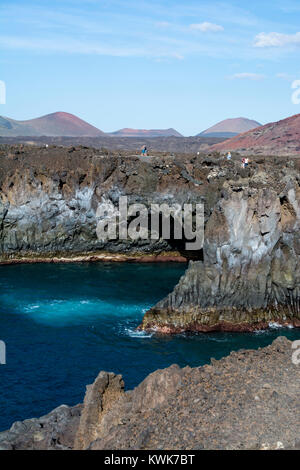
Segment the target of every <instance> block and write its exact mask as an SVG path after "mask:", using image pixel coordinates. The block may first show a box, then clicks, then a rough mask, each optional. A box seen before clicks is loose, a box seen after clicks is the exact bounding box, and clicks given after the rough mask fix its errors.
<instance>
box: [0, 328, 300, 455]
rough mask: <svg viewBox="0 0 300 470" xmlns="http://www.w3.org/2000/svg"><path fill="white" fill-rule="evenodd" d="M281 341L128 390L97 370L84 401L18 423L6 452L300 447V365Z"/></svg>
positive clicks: (157, 376)
mask: <svg viewBox="0 0 300 470" xmlns="http://www.w3.org/2000/svg"><path fill="white" fill-rule="evenodd" d="M292 353H293V349H292V343H291V342H290V341H288V340H287V339H286V338H285V337H279V338H277V339H276V340H275V341H274V342H273V343H272V344H271V345H270V346H267V347H265V348H260V349H258V350H240V351H237V352H232V353H231V354H230V355H229V356H227V357H224V358H223V359H221V360H219V361H216V360H214V359H212V360H211V363H210V364H207V365H204V366H202V367H198V368H190V367H185V368H183V369H180V368H179V367H178V366H176V365H173V366H171V367H169V368H167V369H164V370H158V371H156V372H153V373H152V374H150V375H149V376H148V377H147V378H146V379H145V380H144V381H143V382H142V383H141V384H140V385H139V386H138V387H136V388H135V389H134V390H131V391H126V392H125V391H124V382H123V379H122V377H121V376H120V375H116V374H114V373H107V372H100V374H99V375H98V377H97V378H96V380H95V382H94V383H93V384H92V385H89V386H88V387H87V392H86V395H85V399H84V403H83V404H80V405H77V406H75V407H68V406H65V405H62V406H60V407H59V408H56V409H55V410H53V411H52V412H51V413H49V414H48V415H46V416H44V417H42V418H39V419H37V418H34V419H29V420H25V421H23V422H17V423H14V425H13V426H12V427H11V429H10V430H9V431H5V432H2V433H0V449H1V450H41V449H43V450H51V449H56V450H71V449H76V450H85V449H90V450H100V449H106V450H121V449H127V450H147V449H150V450H153V449H157V450H172V449H174V450H200V449H215V450H221V449H225V450H232V449H240V450H242V449H252V450H266V449H268V450H279V449H299V448H300V441H299V436H300V406H299V403H300V368H299V365H298V366H297V365H295V364H293V362H292Z"/></svg>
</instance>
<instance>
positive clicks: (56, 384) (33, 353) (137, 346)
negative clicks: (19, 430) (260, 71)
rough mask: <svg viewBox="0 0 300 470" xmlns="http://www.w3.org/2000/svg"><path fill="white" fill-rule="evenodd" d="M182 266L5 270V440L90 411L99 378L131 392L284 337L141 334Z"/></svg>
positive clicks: (294, 334)
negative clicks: (10, 433) (106, 376)
mask: <svg viewBox="0 0 300 470" xmlns="http://www.w3.org/2000/svg"><path fill="white" fill-rule="evenodd" d="M185 269H186V266H185V265H183V264H177V263H176V264H173V263H170V264H116V263H111V264H101V263H99V264H88V263H86V264H85V263H83V264H36V265H15V266H1V267H0V340H3V341H5V342H6V346H7V364H6V365H0V377H1V381H0V430H4V429H7V428H9V427H10V425H11V424H12V423H13V422H14V421H16V420H23V419H26V418H31V417H38V416H42V415H44V414H46V413H48V412H49V411H51V410H52V409H53V408H55V407H56V406H59V405H61V404H63V403H64V404H68V405H74V404H76V403H79V402H82V400H83V397H84V393H85V386H86V384H89V383H92V382H93V381H94V379H95V377H96V376H97V374H98V372H99V371H100V370H106V371H113V372H116V373H121V374H122V375H123V377H124V380H125V385H126V388H127V389H130V388H133V387H134V386H136V385H137V384H139V383H140V382H141V381H142V380H143V379H144V378H145V376H147V375H148V374H149V373H150V372H152V371H153V370H155V369H158V368H164V367H167V366H169V365H171V364H173V363H177V364H179V365H180V366H185V365H190V366H199V365H203V364H205V363H207V362H209V361H210V358H211V357H215V358H217V359H218V358H221V357H222V356H224V355H227V354H229V353H230V351H231V350H233V349H240V348H257V347H259V346H265V345H267V344H270V343H271V342H272V340H273V339H274V338H275V337H276V336H278V335H282V334H284V335H286V336H288V337H289V338H290V339H300V330H296V329H292V330H289V329H279V330H278V329H272V330H269V331H267V332H263V333H262V332H260V333H252V334H230V333H211V334H199V335H178V336H175V337H166V338H162V337H156V336H155V335H153V336H151V335H148V334H141V333H136V332H135V327H136V326H137V325H138V324H139V323H140V321H141V319H142V317H143V313H144V312H145V310H147V309H148V308H149V307H151V306H152V305H153V304H154V303H155V302H157V301H158V300H159V299H161V298H163V297H164V296H165V295H166V294H167V293H168V292H170V291H171V290H172V288H173V286H174V285H175V284H176V282H177V281H178V279H179V277H180V276H181V275H182V274H183V272H184V270H185Z"/></svg>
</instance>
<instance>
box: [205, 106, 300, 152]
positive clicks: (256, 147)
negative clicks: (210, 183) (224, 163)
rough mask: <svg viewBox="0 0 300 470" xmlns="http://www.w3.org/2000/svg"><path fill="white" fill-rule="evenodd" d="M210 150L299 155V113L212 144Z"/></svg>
mask: <svg viewBox="0 0 300 470" xmlns="http://www.w3.org/2000/svg"><path fill="white" fill-rule="evenodd" d="M210 150H215V151H218V152H227V151H228V150H233V151H237V152H239V153H241V154H245V155H246V154H247V155H249V154H253V155H281V156H287V155H290V156H291V155H299V154H300V114H296V115H295V116H292V117H289V118H287V119H283V120H282V121H278V122H272V123H270V124H266V125H265V126H261V127H258V128H256V129H254V130H251V131H249V132H246V133H244V134H240V135H238V136H236V137H233V138H232V139H229V140H226V141H225V142H221V143H219V144H216V145H214V146H213V147H211V148H210Z"/></svg>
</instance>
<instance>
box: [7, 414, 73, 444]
mask: <svg viewBox="0 0 300 470" xmlns="http://www.w3.org/2000/svg"><path fill="white" fill-rule="evenodd" d="M81 409H82V405H77V406H74V407H71V408H70V407H69V406H66V405H61V406H59V407H58V408H56V409H55V410H53V411H51V413H49V414H48V415H46V416H43V417H42V418H33V419H26V420H25V421H23V422H21V421H17V422H16V423H14V424H13V425H12V427H11V428H10V430H9V431H5V432H0V450H70V449H73V448H74V440H75V435H76V431H77V428H78V425H79V419H80V414H81Z"/></svg>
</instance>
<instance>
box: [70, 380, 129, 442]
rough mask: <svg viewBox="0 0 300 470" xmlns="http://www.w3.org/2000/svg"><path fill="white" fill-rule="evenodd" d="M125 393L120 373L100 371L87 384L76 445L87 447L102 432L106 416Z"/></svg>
mask: <svg viewBox="0 0 300 470" xmlns="http://www.w3.org/2000/svg"><path fill="white" fill-rule="evenodd" d="M123 394H124V382H123V380H122V377H121V376H120V375H115V374H113V373H110V374H108V373H107V372H100V374H99V375H98V377H97V378H96V380H95V382H94V383H93V384H92V385H88V386H87V391H86V395H85V398H84V404H83V410H82V413H81V417H80V422H79V427H78V431H77V434H76V439H75V444H74V447H75V449H77V450H84V449H86V448H87V447H88V446H89V444H90V443H91V442H93V441H94V440H95V439H97V438H98V437H99V436H101V434H102V428H103V427H104V428H105V426H104V424H103V422H102V421H104V419H103V418H104V416H105V414H107V413H108V412H109V410H110V409H111V408H112V407H113V406H114V402H116V401H118V399H120V398H121V397H122V395H123Z"/></svg>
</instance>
